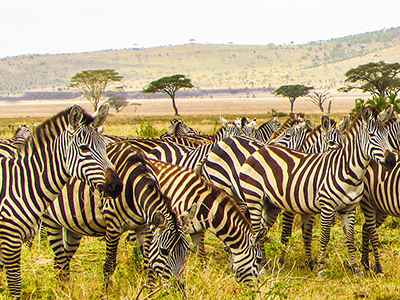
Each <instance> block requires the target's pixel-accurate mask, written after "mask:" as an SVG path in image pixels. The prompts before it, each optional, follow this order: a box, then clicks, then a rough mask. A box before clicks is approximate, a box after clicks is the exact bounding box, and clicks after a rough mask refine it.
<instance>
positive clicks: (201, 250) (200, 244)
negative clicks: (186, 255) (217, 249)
mask: <svg viewBox="0 0 400 300" xmlns="http://www.w3.org/2000/svg"><path fill="white" fill-rule="evenodd" d="M190 237H191V238H192V242H193V245H194V248H195V250H196V253H197V255H198V256H199V258H200V262H201V265H202V266H203V267H204V265H205V263H206V248H205V247H204V231H200V232H196V233H191V234H190Z"/></svg>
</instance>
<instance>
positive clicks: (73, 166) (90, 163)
mask: <svg viewBox="0 0 400 300" xmlns="http://www.w3.org/2000/svg"><path fill="white" fill-rule="evenodd" d="M108 110H109V106H108V105H103V106H101V107H100V108H99V110H98V111H97V112H95V113H94V114H93V115H92V118H88V117H87V116H86V115H85V114H84V112H83V109H82V108H81V107H80V106H78V105H74V106H72V107H71V109H70V112H69V115H68V124H69V125H68V129H67V136H68V138H67V140H66V141H65V142H66V149H65V151H66V154H65V163H66V169H67V171H68V173H69V174H70V175H71V176H73V177H76V178H78V179H81V180H83V181H85V182H86V183H87V184H88V185H90V186H91V187H93V188H96V189H99V190H100V191H102V192H104V194H105V195H106V196H110V197H113V198H115V197H117V196H118V195H119V194H120V193H121V191H122V181H121V179H120V178H119V176H118V174H117V172H116V171H115V170H114V166H113V165H112V163H111V162H110V160H109V159H108V157H107V152H106V140H105V139H104V137H103V136H102V135H101V134H100V133H99V132H98V131H97V128H101V126H102V125H103V123H104V122H105V120H106V117H107V114H108ZM88 120H89V121H88Z"/></svg>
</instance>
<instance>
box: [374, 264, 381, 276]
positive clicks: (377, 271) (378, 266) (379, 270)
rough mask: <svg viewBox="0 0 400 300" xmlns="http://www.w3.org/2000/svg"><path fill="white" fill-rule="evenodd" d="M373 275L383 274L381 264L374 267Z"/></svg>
mask: <svg viewBox="0 0 400 300" xmlns="http://www.w3.org/2000/svg"><path fill="white" fill-rule="evenodd" d="M375 273H376V274H382V273H383V270H382V265H381V264H378V265H376V270H375Z"/></svg>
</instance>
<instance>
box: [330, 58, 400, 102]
mask: <svg viewBox="0 0 400 300" xmlns="http://www.w3.org/2000/svg"><path fill="white" fill-rule="evenodd" d="M399 73H400V63H392V64H387V63H385V62H384V61H380V62H377V63H374V62H370V63H367V64H365V65H359V66H358V67H357V68H353V69H350V70H348V71H347V72H346V73H345V76H346V77H347V78H346V79H345V82H346V83H349V85H347V86H345V87H341V88H339V89H338V91H340V92H345V93H347V92H349V91H351V90H354V89H359V90H362V91H363V93H365V92H369V93H371V95H372V97H376V98H380V97H381V98H382V97H383V98H386V97H388V96H389V95H391V94H395V95H397V93H398V92H399V90H400V78H399V77H397V75H398V74H399Z"/></svg>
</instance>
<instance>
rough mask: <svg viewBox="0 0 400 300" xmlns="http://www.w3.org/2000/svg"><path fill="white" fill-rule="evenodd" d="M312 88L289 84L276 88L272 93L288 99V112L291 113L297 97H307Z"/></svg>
mask: <svg viewBox="0 0 400 300" xmlns="http://www.w3.org/2000/svg"><path fill="white" fill-rule="evenodd" d="M312 89H313V87H312V86H305V85H301V84H290V85H282V86H280V87H279V88H277V89H276V90H275V91H274V92H273V93H274V94H275V96H282V97H288V98H289V101H290V112H293V105H294V102H295V101H296V99H297V98H298V97H302V96H306V95H308V93H309V91H310V90H312Z"/></svg>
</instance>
